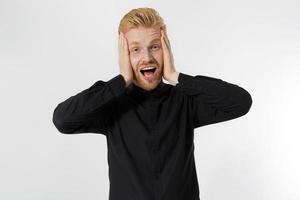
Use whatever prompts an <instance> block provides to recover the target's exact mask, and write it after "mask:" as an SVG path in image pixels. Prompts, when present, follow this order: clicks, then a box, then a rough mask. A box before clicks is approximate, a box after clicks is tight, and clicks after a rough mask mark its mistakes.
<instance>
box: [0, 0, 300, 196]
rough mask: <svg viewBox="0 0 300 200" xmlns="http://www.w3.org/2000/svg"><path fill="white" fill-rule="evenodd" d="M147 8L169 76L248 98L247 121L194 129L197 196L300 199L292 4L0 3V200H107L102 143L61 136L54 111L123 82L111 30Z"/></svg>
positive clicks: (298, 60)
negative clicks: (169, 57)
mask: <svg viewBox="0 0 300 200" xmlns="http://www.w3.org/2000/svg"><path fill="white" fill-rule="evenodd" d="M136 2H140V3H136ZM144 6H147V7H153V8H155V9H156V10H157V11H158V12H159V13H160V15H161V16H162V17H163V18H164V19H165V22H166V24H167V28H168V34H169V39H170V42H171V47H172V51H173V55H174V59H175V65H176V69H177V71H181V72H184V73H187V74H191V75H197V74H199V75H206V76H212V77H216V78H220V79H222V80H224V81H227V82H230V83H234V84H237V85H239V86H241V87H243V88H245V89H246V90H247V91H248V92H249V93H250V94H251V96H252V99H253V104H252V107H251V109H250V111H249V113H248V114H246V115H245V116H243V117H241V118H237V119H235V120H231V121H226V122H222V123H218V124H214V125H208V126H204V127H200V128H198V129H196V130H195V159H196V167H197V175H198V180H199V187H200V198H201V200H220V199H222V200H241V199H243V200H270V199H272V200H299V199H300V190H299V188H300V183H299V180H300V172H299V169H300V158H299V153H300V145H299V142H300V141H299V140H300V136H299V135H300V131H299V130H300V129H299V123H300V122H299V113H300V109H299V104H298V103H299V102H300V93H299V91H300V90H299V89H300V84H299V82H300V81H299V80H297V79H299V77H300V3H299V1H296V0H294V1H287V0H285V1H283V0H282V1H274V0H273V1H271V0H269V1H266V0H254V1H238V0H235V1H234V0H228V1H221V0H217V1H211V0H210V1H190V0H186V1H184V2H183V1H178V2H176V1H161V0H160V1H151V2H150V1H128V0H127V1H116V0H115V1H99V0H97V1H96V0H85V1H83V0H82V1H80V0H77V1H75V0H72V1H71V0H65V1H62V0H52V1H45V0H27V1H22V0H0V70H1V71H0V91H1V104H0V120H1V131H0V133H1V135H0V137H1V138H0V199H3V200H4V199H5V200H82V199H85V200H99V199H108V193H109V180H108V164H107V145H106V138H105V136H103V135H98V134H77V135H64V134H61V133H59V132H58V131H57V130H56V128H55V126H54V125H53V123H52V114H53V110H54V108H55V107H56V105H57V104H58V103H60V102H62V101H63V100H65V99H66V98H68V97H70V96H71V95H74V94H76V93H78V92H80V91H82V90H84V89H86V88H88V87H90V86H91V85H92V84H93V83H94V82H96V81H97V80H104V81H107V80H109V79H110V78H112V77H114V76H116V75H117V74H119V66H118V60H117V56H118V55H117V52H118V51H117V41H118V35H117V29H118V25H119V22H120V20H121V18H122V17H123V15H124V14H125V13H127V12H128V11H129V10H131V9H133V8H137V7H144Z"/></svg>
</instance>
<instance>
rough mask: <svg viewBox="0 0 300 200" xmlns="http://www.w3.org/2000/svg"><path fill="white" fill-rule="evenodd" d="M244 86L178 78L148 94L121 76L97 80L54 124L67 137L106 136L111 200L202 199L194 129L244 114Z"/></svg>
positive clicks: (247, 100)
mask: <svg viewBox="0 0 300 200" xmlns="http://www.w3.org/2000/svg"><path fill="white" fill-rule="evenodd" d="M251 105H252V98H251V96H250V94H249V93H248V92H247V91H246V90H245V89H243V88H241V87H239V86H237V85H234V84H231V83H228V82H225V81H223V80H221V79H216V78H212V77H207V76H201V75H196V76H191V75H188V74H184V73H179V76H178V83H177V84H176V85H175V86H173V85H170V84H167V83H164V82H163V81H161V82H160V84H159V85H158V86H157V87H156V88H154V89H153V90H150V91H146V90H144V89H142V88H140V87H138V86H136V85H134V84H131V85H129V86H128V87H126V83H125V79H124V78H123V76H122V75H121V74H119V75H117V76H115V77H113V78H112V79H110V80H108V81H107V82H105V81H101V80H99V81H97V82H96V83H94V84H93V85H92V86H91V87H90V88H88V89H86V90H83V91H82V92H80V93H78V94H76V95H74V96H71V97H69V98H68V99H66V100H65V101H64V102H62V103H60V104H58V105H57V107H56V108H55V110H54V113H53V123H54V125H55V126H56V128H57V129H58V130H59V131H60V132H61V133H65V134H74V133H101V134H103V135H105V136H106V141H107V148H108V166H109V181H110V187H109V188H110V189H109V200H199V199H200V198H199V187H198V186H199V185H198V180H197V173H196V168H195V160H194V129H195V128H198V127H201V126H204V125H208V124H213V123H217V122H222V121H226V120H231V119H234V118H237V117H240V116H242V115H245V114H246V113H247V112H248V111H249V109H250V107H251Z"/></svg>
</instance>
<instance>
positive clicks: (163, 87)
mask: <svg viewBox="0 0 300 200" xmlns="http://www.w3.org/2000/svg"><path fill="white" fill-rule="evenodd" d="M168 88H169V86H168V84H166V83H164V82H163V81H162V80H161V81H160V83H159V84H158V85H157V86H156V87H155V88H154V89H152V90H149V91H148V90H144V89H143V88H141V87H139V86H137V85H135V84H133V83H132V84H130V85H129V86H128V90H127V93H128V94H129V95H131V96H133V97H135V98H139V99H145V98H146V99H149V98H159V97H161V96H163V95H164V94H166V92H167V89H168Z"/></svg>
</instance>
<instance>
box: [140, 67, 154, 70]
mask: <svg viewBox="0 0 300 200" xmlns="http://www.w3.org/2000/svg"><path fill="white" fill-rule="evenodd" d="M154 68H156V67H145V68H143V69H142V70H145V69H154Z"/></svg>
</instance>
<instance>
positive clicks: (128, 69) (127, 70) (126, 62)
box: [118, 32, 134, 87]
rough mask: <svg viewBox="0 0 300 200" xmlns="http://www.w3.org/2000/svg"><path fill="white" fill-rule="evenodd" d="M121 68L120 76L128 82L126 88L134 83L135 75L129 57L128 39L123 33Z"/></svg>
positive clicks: (120, 48)
mask: <svg viewBox="0 0 300 200" xmlns="http://www.w3.org/2000/svg"><path fill="white" fill-rule="evenodd" d="M118 46H119V67H120V74H121V75H122V76H123V77H124V79H125V81H126V87H127V86H128V85H130V84H131V83H132V81H133V78H134V74H133V69H132V65H131V62H130V57H129V49H128V44H127V39H126V38H125V36H124V34H123V33H122V32H121V33H120V34H119V45H118Z"/></svg>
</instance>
